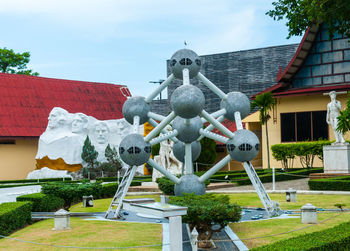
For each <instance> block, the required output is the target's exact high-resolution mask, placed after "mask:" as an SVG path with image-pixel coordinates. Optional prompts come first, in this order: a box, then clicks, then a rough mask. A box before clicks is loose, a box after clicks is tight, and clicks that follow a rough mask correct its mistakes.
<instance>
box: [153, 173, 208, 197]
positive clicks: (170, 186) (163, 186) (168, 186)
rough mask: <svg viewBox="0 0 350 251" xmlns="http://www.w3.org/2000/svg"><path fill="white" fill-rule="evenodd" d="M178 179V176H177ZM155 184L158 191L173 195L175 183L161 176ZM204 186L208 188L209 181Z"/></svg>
mask: <svg viewBox="0 0 350 251" xmlns="http://www.w3.org/2000/svg"><path fill="white" fill-rule="evenodd" d="M177 176H178V177H180V175H177ZM156 182H157V183H158V188H159V190H160V191H162V192H163V193H164V194H165V195H174V194H175V192H174V189H175V183H174V182H173V181H171V180H170V179H169V178H167V177H165V176H163V177H161V178H157V180H156ZM204 184H205V186H208V185H209V184H210V181H209V180H206V181H205V182H204Z"/></svg>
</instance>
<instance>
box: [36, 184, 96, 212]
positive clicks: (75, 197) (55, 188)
mask: <svg viewBox="0 0 350 251" xmlns="http://www.w3.org/2000/svg"><path fill="white" fill-rule="evenodd" d="M101 188H102V185H101V183H100V182H96V183H82V184H75V183H70V184H66V183H48V184H44V185H43V186H42V188H41V192H42V193H44V194H48V195H53V196H56V197H59V198H62V199H63V200H64V205H63V207H64V209H65V210H69V207H70V206H71V205H72V203H74V202H79V201H81V200H82V198H83V196H89V195H93V196H94V198H95V199H96V198H100V197H101Z"/></svg>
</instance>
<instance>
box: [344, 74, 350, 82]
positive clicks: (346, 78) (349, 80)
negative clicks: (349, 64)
mask: <svg viewBox="0 0 350 251" xmlns="http://www.w3.org/2000/svg"><path fill="white" fill-rule="evenodd" d="M345 82H350V74H345Z"/></svg>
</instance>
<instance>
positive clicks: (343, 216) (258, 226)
mask: <svg viewBox="0 0 350 251" xmlns="http://www.w3.org/2000/svg"><path fill="white" fill-rule="evenodd" d="M334 216H335V217H334ZM327 219H328V220H327ZM317 220H318V224H302V223H301V219H300V218H292V219H270V220H262V221H249V222H240V223H231V224H230V227H231V228H232V230H233V231H234V232H235V233H236V234H237V235H238V237H239V238H240V239H241V240H242V241H243V242H244V244H245V245H246V246H247V247H248V248H253V247H258V246H262V245H266V244H270V243H273V242H276V241H279V240H284V239H289V238H291V237H295V236H298V235H302V234H305V233H311V232H315V231H320V230H323V229H327V228H331V227H334V226H336V225H338V224H340V223H343V222H348V221H350V213H346V212H344V213H328V212H325V213H318V215H317ZM324 220H327V221H324ZM322 221H324V222H322ZM303 227H307V228H305V229H301V230H298V229H300V228H303ZM291 230H297V231H295V232H290V233H285V234H280V233H284V232H288V231H291ZM276 234H277V235H276ZM268 235H275V236H268ZM261 236H268V237H264V238H257V237H261ZM254 238H256V239H254Z"/></svg>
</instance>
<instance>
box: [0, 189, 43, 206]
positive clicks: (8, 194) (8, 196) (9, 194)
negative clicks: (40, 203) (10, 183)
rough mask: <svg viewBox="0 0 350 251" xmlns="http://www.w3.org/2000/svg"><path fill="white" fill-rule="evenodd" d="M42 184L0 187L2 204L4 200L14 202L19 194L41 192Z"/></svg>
mask: <svg viewBox="0 0 350 251" xmlns="http://www.w3.org/2000/svg"><path fill="white" fill-rule="evenodd" d="M40 190H41V186H40V185H34V186H22V187H8V188H1V189H0V204H1V203H4V202H14V201H16V198H17V197H18V196H21V195H24V194H32V193H39V192H40Z"/></svg>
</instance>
